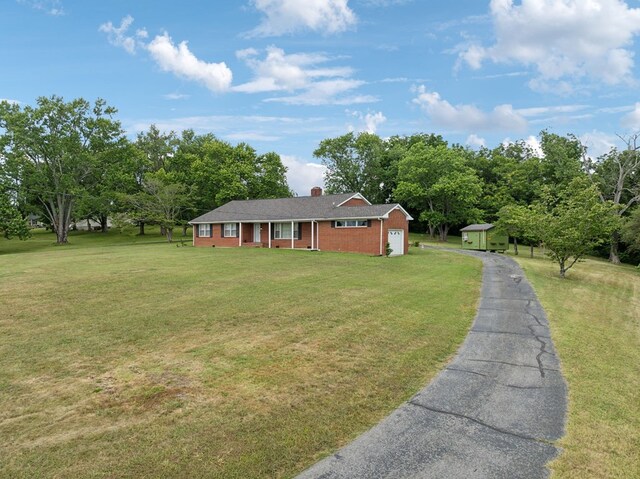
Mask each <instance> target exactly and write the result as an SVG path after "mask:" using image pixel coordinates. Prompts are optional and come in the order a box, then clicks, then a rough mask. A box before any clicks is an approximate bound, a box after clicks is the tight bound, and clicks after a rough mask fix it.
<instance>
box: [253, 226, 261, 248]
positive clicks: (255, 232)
mask: <svg viewBox="0 0 640 479" xmlns="http://www.w3.org/2000/svg"><path fill="white" fill-rule="evenodd" d="M253 242H254V243H260V223H253Z"/></svg>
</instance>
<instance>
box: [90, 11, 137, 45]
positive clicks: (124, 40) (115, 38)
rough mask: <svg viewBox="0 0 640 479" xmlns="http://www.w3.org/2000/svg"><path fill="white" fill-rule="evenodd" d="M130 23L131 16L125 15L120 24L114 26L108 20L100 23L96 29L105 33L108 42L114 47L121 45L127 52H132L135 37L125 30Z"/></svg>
mask: <svg viewBox="0 0 640 479" xmlns="http://www.w3.org/2000/svg"><path fill="white" fill-rule="evenodd" d="M132 23H133V17H132V16H131V15H127V16H126V17H124V18H123V19H122V21H121V22H120V26H118V27H116V26H114V24H113V23H111V22H110V21H109V22H107V23H103V24H102V25H100V28H99V29H98V30H99V31H101V32H104V33H106V34H107V39H108V40H109V43H111V44H112V45H114V46H116V47H122V48H124V49H125V50H126V51H127V52H128V53H131V54H134V53H135V52H136V46H137V45H136V39H135V37H134V36H130V35H127V30H129V27H130V26H131V24H132Z"/></svg>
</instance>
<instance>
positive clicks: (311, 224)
mask: <svg viewBox="0 0 640 479" xmlns="http://www.w3.org/2000/svg"><path fill="white" fill-rule="evenodd" d="M310 226H311V249H312V250H313V220H311V223H310Z"/></svg>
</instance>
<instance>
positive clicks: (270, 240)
mask: <svg viewBox="0 0 640 479" xmlns="http://www.w3.org/2000/svg"><path fill="white" fill-rule="evenodd" d="M269 248H271V221H269Z"/></svg>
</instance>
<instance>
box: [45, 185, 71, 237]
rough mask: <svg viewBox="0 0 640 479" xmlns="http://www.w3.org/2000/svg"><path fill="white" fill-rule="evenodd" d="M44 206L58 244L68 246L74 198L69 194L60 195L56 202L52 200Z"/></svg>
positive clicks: (57, 196)
mask: <svg viewBox="0 0 640 479" xmlns="http://www.w3.org/2000/svg"><path fill="white" fill-rule="evenodd" d="M44 204H45V207H46V210H47V214H48V216H49V219H50V220H51V228H52V229H53V231H54V232H55V233H56V244H67V242H68V238H69V226H70V224H71V209H72V207H73V197H72V196H71V195H69V194H67V193H58V194H57V195H56V197H55V200H54V199H53V198H51V199H49V200H48V202H44Z"/></svg>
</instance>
